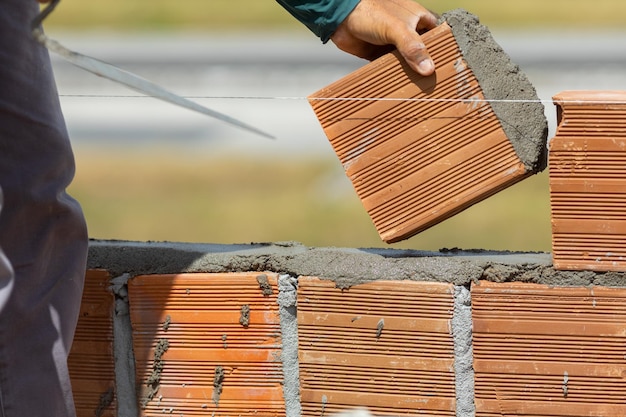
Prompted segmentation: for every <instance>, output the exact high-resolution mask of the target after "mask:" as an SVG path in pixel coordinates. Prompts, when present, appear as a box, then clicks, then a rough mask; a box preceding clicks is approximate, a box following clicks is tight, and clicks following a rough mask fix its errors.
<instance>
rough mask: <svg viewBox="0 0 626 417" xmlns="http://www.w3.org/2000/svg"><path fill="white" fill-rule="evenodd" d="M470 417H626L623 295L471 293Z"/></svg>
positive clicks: (534, 290)
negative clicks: (473, 410) (472, 373)
mask: <svg viewBox="0 0 626 417" xmlns="http://www.w3.org/2000/svg"><path fill="white" fill-rule="evenodd" d="M472 311H473V320H474V341H473V349H474V369H475V372H476V374H475V392H476V409H477V412H476V415H477V416H479V417H495V416H499V417H500V416H503V415H506V416H528V417H530V416H532V417H537V416H577V417H578V416H604V417H618V416H625V415H626V403H625V402H624V399H625V398H626V380H624V375H626V358H625V356H624V354H625V352H626V350H625V346H626V332H625V331H624V329H626V290H623V289H615V288H611V289H609V288H599V287H592V288H580V287H579V288H555V287H548V286H543V285H534V284H521V283H508V284H494V283H488V282H481V283H480V285H474V286H472Z"/></svg>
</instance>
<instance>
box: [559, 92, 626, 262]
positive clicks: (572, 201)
mask: <svg viewBox="0 0 626 417" xmlns="http://www.w3.org/2000/svg"><path fill="white" fill-rule="evenodd" d="M554 103H555V104H556V105H557V114H558V115H559V117H558V119H559V120H558V121H559V124H558V127H557V130H556V135H555V137H554V138H553V139H552V140H551V141H550V158H549V160H550V164H549V166H550V205H551V209H552V259H553V263H554V267H555V268H556V269H563V270H595V271H620V272H622V271H626V243H625V242H626V122H625V120H626V91H564V92H562V93H559V94H557V95H556V96H554Z"/></svg>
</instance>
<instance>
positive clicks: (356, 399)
mask: <svg viewBox="0 0 626 417" xmlns="http://www.w3.org/2000/svg"><path fill="white" fill-rule="evenodd" d="M453 292H454V289H453V286H452V285H449V284H437V283H418V282H411V281H395V282H375V283H370V284H362V285H358V286H353V287H351V288H350V289H349V290H341V289H338V288H335V284H334V282H331V281H323V280H320V279H318V278H311V277H302V278H300V280H299V285H298V338H299V360H300V385H301V401H302V415H303V416H320V415H330V414H331V413H333V412H337V411H339V410H342V409H345V408H347V407H355V406H366V407H368V408H369V409H370V410H371V411H372V412H373V413H374V414H377V415H388V416H398V415H431V416H435V415H437V416H454V415H455V387H454V371H453V351H454V346H453V340H452V337H451V334H450V320H451V316H452V310H453Z"/></svg>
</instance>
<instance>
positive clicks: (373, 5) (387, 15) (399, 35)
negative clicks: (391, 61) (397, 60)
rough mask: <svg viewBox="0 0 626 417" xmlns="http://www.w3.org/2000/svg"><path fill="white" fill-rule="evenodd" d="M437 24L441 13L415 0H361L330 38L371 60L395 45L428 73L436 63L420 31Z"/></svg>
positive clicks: (342, 46)
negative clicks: (437, 14)
mask: <svg viewBox="0 0 626 417" xmlns="http://www.w3.org/2000/svg"><path fill="white" fill-rule="evenodd" d="M435 26H437V16H435V15H434V14H433V13H431V12H430V11H428V10H427V9H425V8H424V7H422V6H421V5H420V4H419V3H416V2H414V1H413V0H361V1H360V2H359V4H357V6H356V7H355V8H354V10H353V11H352V13H350V14H349V15H348V17H347V18H346V19H345V20H344V21H343V22H342V23H341V24H340V25H339V27H338V28H337V30H336V31H335V33H334V34H333V35H332V36H331V38H330V39H331V40H332V41H333V43H334V44H335V45H337V47H338V48H339V49H341V50H342V51H345V52H348V53H350V54H352V55H356V56H358V57H361V58H365V59H369V60H372V59H375V58H378V57H379V56H381V55H383V54H385V53H387V52H389V51H390V49H391V47H390V46H395V47H396V48H397V49H398V51H399V52H400V54H401V55H402V56H403V57H404V59H405V60H406V62H407V63H408V64H409V66H410V67H411V68H413V69H414V70H415V71H417V72H418V73H420V74H422V75H425V76H427V75H431V74H432V73H433V72H435V64H434V62H433V60H432V59H431V57H430V55H429V54H428V51H427V50H426V46H425V45H424V42H422V38H421V36H420V35H419V33H418V32H424V31H427V30H429V29H432V28H434V27H435Z"/></svg>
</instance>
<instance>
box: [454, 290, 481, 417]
mask: <svg viewBox="0 0 626 417" xmlns="http://www.w3.org/2000/svg"><path fill="white" fill-rule="evenodd" d="M471 297H472V296H471V293H470V290H469V289H468V288H466V287H455V288H454V314H453V316H452V338H453V340H454V380H455V385H456V387H455V389H456V417H474V416H475V414H476V407H475V405H474V360H473V352H472V298H471Z"/></svg>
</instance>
